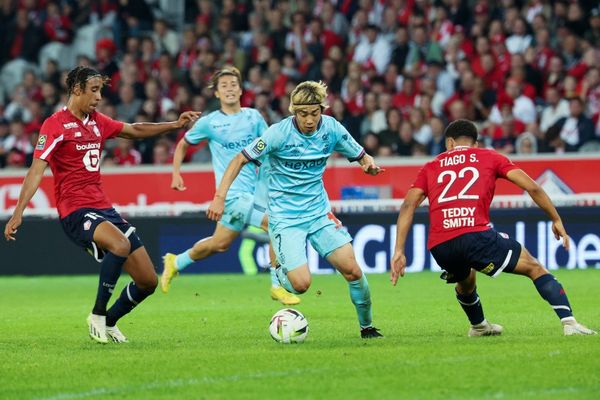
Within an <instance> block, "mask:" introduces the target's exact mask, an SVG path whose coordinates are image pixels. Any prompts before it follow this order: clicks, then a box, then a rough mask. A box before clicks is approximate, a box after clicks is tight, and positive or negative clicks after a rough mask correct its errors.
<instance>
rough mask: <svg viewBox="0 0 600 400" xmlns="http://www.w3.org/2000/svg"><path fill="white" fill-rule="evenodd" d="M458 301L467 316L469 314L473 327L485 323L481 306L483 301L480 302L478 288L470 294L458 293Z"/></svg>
mask: <svg viewBox="0 0 600 400" xmlns="http://www.w3.org/2000/svg"><path fill="white" fill-rule="evenodd" d="M456 300H458V302H459V303H460V306H461V307H462V309H463V310H464V312H465V314H467V317H468V318H469V322H471V325H477V324H480V323H482V322H483V320H484V319H485V317H484V316H483V307H482V306H481V300H479V295H478V294H477V288H475V290H473V292H471V293H469V294H460V293H458V292H456Z"/></svg>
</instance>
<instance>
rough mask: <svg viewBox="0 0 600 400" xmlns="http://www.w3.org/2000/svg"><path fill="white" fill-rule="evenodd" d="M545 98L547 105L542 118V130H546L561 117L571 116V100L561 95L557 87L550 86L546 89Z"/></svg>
mask: <svg viewBox="0 0 600 400" xmlns="http://www.w3.org/2000/svg"><path fill="white" fill-rule="evenodd" d="M545 100H546V105H545V106H544V109H543V111H542V116H541V118H540V130H541V131H542V132H546V131H547V130H548V128H550V127H551V126H552V125H554V124H555V123H556V121H558V120H559V119H561V118H563V117H568V116H569V102H568V101H567V100H565V99H562V98H561V97H560V92H559V91H558V89H557V88H556V87H553V86H549V87H548V88H547V89H546V96H545Z"/></svg>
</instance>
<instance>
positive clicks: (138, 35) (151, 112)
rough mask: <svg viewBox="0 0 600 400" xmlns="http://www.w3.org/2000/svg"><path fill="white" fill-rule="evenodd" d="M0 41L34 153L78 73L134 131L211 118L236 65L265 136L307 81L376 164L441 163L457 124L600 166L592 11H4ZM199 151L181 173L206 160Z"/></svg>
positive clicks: (447, 7) (195, 5)
mask: <svg viewBox="0 0 600 400" xmlns="http://www.w3.org/2000/svg"><path fill="white" fill-rule="evenodd" d="M0 37H1V38H2V39H1V43H0V44H1V46H0V49H1V51H0V68H1V74H0V82H1V85H0V118H1V119H2V120H6V121H7V122H11V121H13V120H18V121H21V122H22V124H23V128H24V130H25V134H26V135H27V136H28V137H30V138H32V139H31V140H32V141H33V140H34V139H35V137H36V135H37V130H38V129H39V126H40V121H43V119H44V118H45V117H47V116H48V115H50V114H51V113H52V112H53V111H55V110H56V109H58V108H60V107H62V106H63V105H64V103H65V101H66V98H65V95H64V94H62V92H63V91H64V83H63V78H64V73H65V71H67V70H68V69H70V68H72V67H74V66H75V65H77V64H89V65H92V66H94V67H95V68H97V69H99V70H100V71H102V72H103V73H104V74H106V75H109V76H110V77H111V79H112V85H111V86H110V87H109V88H107V89H106V90H105V93H104V95H105V99H104V101H103V104H102V105H101V107H100V110H101V111H102V112H104V113H106V114H108V115H109V116H112V117H116V116H117V115H118V112H119V110H122V109H123V108H127V110H128V112H131V110H132V109H136V108H135V107H133V106H128V107H120V106H121V105H123V104H124V103H127V105H131V104H134V105H137V104H139V107H137V106H136V107H137V109H136V113H134V116H133V117H131V116H130V117H129V119H130V120H131V121H159V120H164V119H168V118H169V115H171V116H172V115H174V114H176V113H179V112H181V111H185V110H188V109H195V110H199V111H203V112H204V113H208V112H210V111H212V110H214V108H215V104H216V103H215V101H214V98H213V97H212V93H211V91H210V90H208V89H207V80H208V78H209V77H210V75H211V73H212V72H213V71H214V70H215V69H216V68H218V67H219V66H221V65H223V64H234V65H236V66H237V67H238V68H240V69H241V70H242V71H243V75H244V77H245V79H246V81H245V83H244V90H245V93H244V96H243V99H242V100H243V105H244V106H249V107H256V108H257V109H259V110H260V111H261V113H263V115H264V116H265V118H266V119H267V121H268V122H276V121H278V120H279V119H281V118H282V117H285V116H286V115H287V104H288V99H287V96H288V95H289V92H290V90H291V88H293V87H294V85H295V84H296V83H297V82H298V81H301V80H307V79H312V80H323V81H324V82H326V83H327V84H328V85H329V88H330V92H331V98H330V99H329V100H330V104H331V106H332V107H331V108H330V109H329V110H328V112H329V113H330V114H331V115H334V116H335V117H336V118H338V119H339V120H340V121H342V122H343V123H344V125H345V126H346V127H347V128H348V129H349V131H350V132H351V134H352V135H353V136H354V137H355V138H356V139H358V140H359V141H360V142H361V143H362V144H364V145H365V147H367V148H368V149H369V151H370V152H371V153H373V154H374V155H376V156H388V157H411V156H419V155H435V154H437V153H439V152H440V151H441V150H442V148H443V146H442V141H441V136H440V135H441V133H442V132H443V130H442V129H440V127H443V126H444V124H445V123H447V122H448V121H451V120H454V119H456V118H462V117H466V118H469V119H471V120H474V121H476V122H477V124H478V126H479V128H480V131H481V133H482V136H481V141H482V144H483V145H485V146H489V147H494V148H496V149H497V150H499V151H501V152H504V153H508V154H510V153H518V154H527V153H532V152H539V153H564V152H579V151H586V152H587V151H592V152H597V151H598V146H599V144H598V143H599V142H600V121H599V119H600V118H599V116H600V67H599V65H600V6H598V5H597V2H595V1H585V0H584V1H577V2H575V1H565V0H555V1H532V2H527V1H519V0H507V1H503V2H501V5H500V3H499V2H493V1H488V0H363V1H358V0H314V1H308V0H298V1H288V0H283V1H267V0H256V1H250V0H245V1H232V0H222V1H216V2H215V1H208V0H197V1H193V0H178V1H162V0H146V1H143V0H137V1H127V2H117V1H108V0H107V1H98V2H90V1H84V0H65V1H60V2H58V1H48V0H40V1H27V0H5V1H2V7H1V8H0ZM123 87H127V88H126V89H123V90H121V89H122V88H123ZM131 93H133V99H130V98H129V97H131V96H130V94H131ZM124 97H125V98H124ZM574 97H577V98H579V99H581V101H582V103H581V105H582V107H579V108H578V104H577V103H579V102H577V101H573V100H572V99H573V98H574ZM18 125H19V124H10V125H9V129H8V131H7V132H6V133H4V130H3V131H2V134H3V135H4V136H2V137H0V168H1V167H7V166H8V167H23V166H26V165H27V162H28V161H29V160H30V159H31V155H30V154H23V155H22V156H23V157H12V158H11V159H16V160H18V161H19V162H18V163H17V164H14V163H10V162H8V161H9V160H8V159H7V157H6V156H5V155H6V154H8V153H9V152H10V151H11V150H13V149H6V148H4V147H3V146H4V144H5V143H14V142H15V140H14V138H13V139H11V140H7V139H8V137H10V136H15V135H17V134H19V133H18V132H14V131H13V130H14V129H18ZM14 127H16V128H14ZM181 134H182V132H173V133H172V134H170V135H168V136H167V137H165V138H164V139H161V140H154V141H146V142H141V143H136V144H135V147H131V148H128V146H125V145H119V146H117V145H115V146H114V147H112V148H109V149H107V150H106V152H105V154H104V158H103V160H104V161H103V162H104V163H105V164H106V165H120V163H128V165H130V164H131V160H132V159H135V160H138V159H140V160H141V162H142V163H146V164H153V163H159V162H160V163H165V162H166V163H168V162H169V157H168V153H169V152H171V153H172V151H173V146H174V143H175V142H176V140H177V139H178V137H180V135H181ZM154 147H157V148H156V150H155V149H154ZM123 149H127V151H131V152H132V154H133V155H132V156H128V155H127V154H125V155H123V154H121V153H122V151H123ZM165 149H166V152H167V157H165V156H164V153H165ZM19 151H20V150H19ZM196 151H197V153H196V154H192V153H190V154H189V155H188V158H187V160H186V161H196V160H206V159H207V154H206V152H205V151H204V150H203V149H202V148H200V149H196ZM138 153H139V155H141V157H139V156H138ZM158 154H160V155H161V156H160V161H159V159H158V158H157V159H156V160H155V159H154V157H155V155H158ZM22 160H25V162H24V163H23V162H22ZM123 160H125V161H123Z"/></svg>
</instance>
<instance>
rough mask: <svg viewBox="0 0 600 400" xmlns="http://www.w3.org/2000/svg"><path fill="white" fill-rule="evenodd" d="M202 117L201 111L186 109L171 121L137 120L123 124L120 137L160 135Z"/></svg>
mask: <svg viewBox="0 0 600 400" xmlns="http://www.w3.org/2000/svg"><path fill="white" fill-rule="evenodd" d="M198 118H200V112H197V111H186V112H184V113H181V115H180V116H179V119H178V120H177V121H171V122H136V123H134V124H123V129H122V130H121V133H119V135H118V136H119V137H122V138H126V139H144V138H148V137H152V136H156V135H160V134H163V133H166V132H169V131H172V130H174V129H181V128H183V127H185V126H186V125H187V124H189V123H190V122H194V121H196V120H197V119H198Z"/></svg>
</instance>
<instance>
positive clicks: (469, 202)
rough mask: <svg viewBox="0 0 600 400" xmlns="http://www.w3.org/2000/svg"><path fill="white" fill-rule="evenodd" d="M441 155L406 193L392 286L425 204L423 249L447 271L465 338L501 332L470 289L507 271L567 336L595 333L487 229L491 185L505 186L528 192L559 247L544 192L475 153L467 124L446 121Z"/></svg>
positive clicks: (511, 246)
mask: <svg viewBox="0 0 600 400" xmlns="http://www.w3.org/2000/svg"><path fill="white" fill-rule="evenodd" d="M445 138H446V139H445V140H446V149H447V151H446V152H444V153H442V154H440V155H439V156H437V157H436V158H435V159H434V160H432V161H430V162H428V163H427V164H425V166H424V167H423V168H422V169H421V170H420V171H419V174H418V176H417V179H416V180H415V182H414V183H413V185H412V187H411V189H410V190H409V191H408V193H407V194H406V198H405V199H404V202H403V203H402V206H401V208H400V214H399V216H398V222H397V228H396V229H397V232H396V246H395V251H394V256H393V257H392V262H391V281H392V283H393V284H394V285H396V282H397V281H398V278H399V277H401V276H404V272H405V269H406V256H405V254H404V246H405V242H406V237H407V235H408V231H409V228H410V226H411V224H412V221H413V216H414V213H415V209H416V208H417V207H418V206H419V204H421V202H422V201H423V200H425V197H427V198H428V199H429V220H430V227H429V239H428V242H427V248H428V249H429V250H430V251H431V254H432V255H433V257H434V258H435V260H436V261H437V263H438V264H439V265H440V267H442V268H443V269H444V270H445V272H444V274H443V275H442V276H445V277H446V280H447V281H448V283H456V299H457V300H458V302H459V303H460V305H461V307H462V308H463V310H464V312H465V313H466V314H467V317H468V318H469V321H470V322H471V327H470V329H469V333H468V334H469V336H492V335H499V334H501V333H502V331H503V328H502V326H500V325H497V324H492V323H490V322H488V321H487V320H486V319H485V317H484V315H483V308H482V306H481V301H480V300H479V295H478V294H477V290H476V286H475V276H476V274H475V271H479V272H481V273H484V274H486V275H488V276H491V277H496V276H498V275H499V274H500V273H501V272H508V273H513V274H518V275H525V276H527V277H529V278H530V279H531V280H532V281H533V283H534V285H535V287H536V289H537V291H538V293H539V294H540V296H541V297H542V298H544V299H545V300H546V301H547V302H548V303H549V304H550V306H552V308H553V309H554V311H555V312H556V314H557V316H558V317H559V318H560V320H561V322H562V325H563V332H564V334H565V335H567V336H570V335H591V334H595V333H596V332H594V331H592V330H591V329H588V328H586V327H585V326H583V325H581V324H579V323H578V322H577V321H576V320H575V318H574V317H573V312H572V310H571V305H570V304H569V300H568V298H567V295H566V293H565V291H564V289H563V287H562V285H561V284H560V283H559V282H558V281H557V280H556V278H555V277H554V276H553V275H552V274H550V273H549V272H548V270H547V269H546V268H544V267H543V266H542V265H541V264H540V263H539V262H538V260H536V259H535V258H534V257H533V256H532V255H531V254H530V253H529V252H528V251H527V249H526V248H524V247H522V246H521V244H520V243H519V242H517V241H516V240H514V239H512V238H510V237H508V235H506V234H503V233H500V232H496V231H495V230H494V229H493V228H491V226H490V217H489V212H490V203H491V201H492V197H493V196H494V190H495V187H496V180H497V179H498V178H504V179H508V180H509V181H510V182H512V183H514V184H515V185H517V186H519V187H520V188H521V189H523V190H525V191H527V193H528V194H529V195H530V196H531V198H532V199H533V201H535V203H536V204H537V205H538V206H539V207H540V208H541V209H542V210H544V211H545V212H546V214H547V215H548V217H549V218H550V220H551V221H552V231H553V232H554V236H555V237H556V239H557V240H558V239H559V238H562V240H563V246H564V247H565V248H566V249H568V248H569V237H568V236H567V232H566V231H565V228H564V227H563V224H562V221H561V218H560V216H559V215H558V212H557V211H556V208H555V207H554V205H553V204H552V201H551V200H550V198H549V197H548V195H547V194H546V192H544V190H543V189H542V188H541V187H540V186H539V185H538V184H537V183H536V182H535V181H534V180H532V179H531V178H530V177H529V176H528V175H527V174H526V173H525V172H524V171H523V170H521V169H519V168H518V167H517V166H515V165H514V164H513V163H512V162H511V161H510V160H509V159H508V158H506V157H505V156H503V155H501V154H500V153H497V152H495V151H494V150H489V149H480V148H477V146H476V143H477V128H476V127H475V125H474V124H473V123H472V122H470V121H467V120H457V121H454V122H452V123H451V124H450V125H448V127H447V128H446V131H445Z"/></svg>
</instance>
